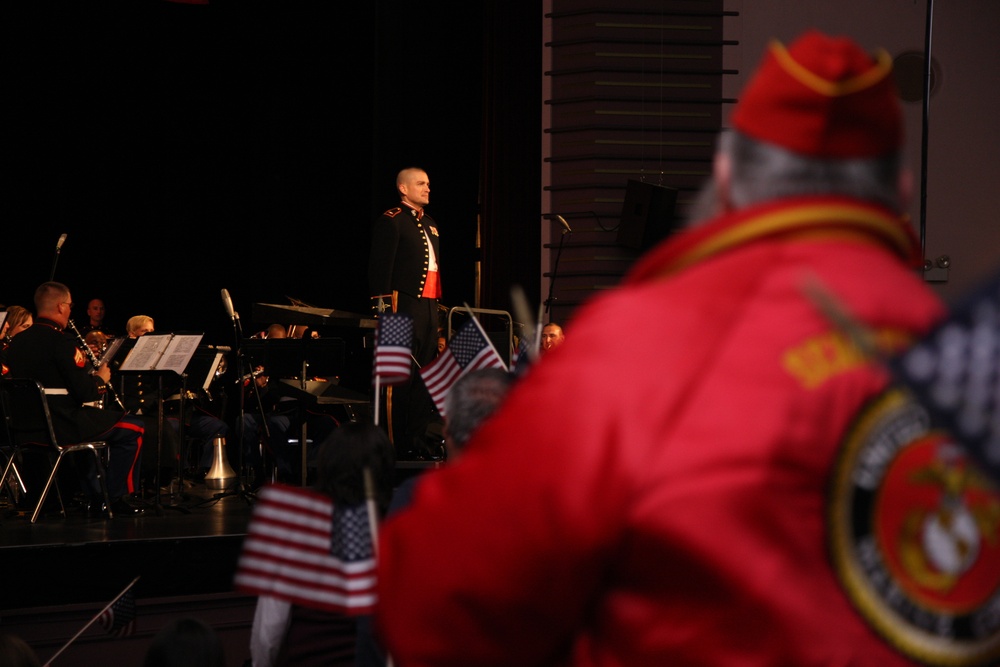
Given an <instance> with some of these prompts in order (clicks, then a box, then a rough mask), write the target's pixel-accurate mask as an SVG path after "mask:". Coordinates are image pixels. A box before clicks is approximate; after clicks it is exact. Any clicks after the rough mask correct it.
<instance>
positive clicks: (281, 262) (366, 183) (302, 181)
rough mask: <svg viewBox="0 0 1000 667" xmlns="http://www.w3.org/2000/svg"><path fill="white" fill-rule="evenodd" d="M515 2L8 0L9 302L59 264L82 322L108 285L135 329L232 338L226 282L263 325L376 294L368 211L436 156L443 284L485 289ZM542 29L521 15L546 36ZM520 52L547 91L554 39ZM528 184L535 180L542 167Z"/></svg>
mask: <svg viewBox="0 0 1000 667" xmlns="http://www.w3.org/2000/svg"><path fill="white" fill-rule="evenodd" d="M532 4H534V3H532ZM495 6H496V5H495V4H494V3H480V2H458V1H441V0H433V1H431V2H428V3H421V4H420V5H419V6H414V5H412V4H404V3H403V2H398V1H396V0H392V1H383V2H376V3H351V4H350V5H349V6H348V5H345V4H341V3H294V2H292V3H278V2H270V3H268V2H249V3H245V2H235V1H233V0H228V1H218V2H217V1H216V0H212V2H211V4H209V5H188V4H181V3H174V2H166V1H160V0H127V1H119V2H90V1H84V2H75V3H51V2H34V1H33V2H30V3H15V5H13V6H11V5H7V6H5V8H4V9H3V10H2V12H3V17H2V19H0V22H2V24H3V28H2V29H3V34H4V37H3V41H4V45H3V47H2V48H3V58H2V63H0V71H2V73H3V85H4V88H5V91H4V94H3V99H4V105H3V106H4V107H5V108H4V112H3V115H4V118H5V122H4V123H3V142H2V146H3V148H2V158H0V159H2V160H3V163H4V164H5V165H6V169H5V170H4V171H5V173H6V177H5V181H6V182H5V186H4V188H3V192H4V196H3V212H4V215H3V219H4V225H3V227H4V231H3V235H2V239H3V241H2V242H3V253H2V256H3V276H4V278H3V281H2V286H0V302H2V303H5V304H8V305H10V304H21V305H25V306H27V307H29V308H32V309H33V306H32V303H31V298H32V293H33V291H34V288H35V287H36V286H37V285H38V284H39V283H41V282H43V281H45V280H48V279H49V276H50V273H51V272H52V270H53V267H55V279H56V280H59V281H61V282H65V283H66V284H67V285H69V287H70V288H71V290H72V291H73V299H74V303H75V308H74V315H73V316H74V319H75V320H76V321H77V322H78V323H81V322H83V321H85V320H86V313H85V308H86V303H87V301H88V300H89V299H90V298H92V297H101V298H103V299H104V300H105V302H106V305H107V309H108V322H109V323H110V324H111V325H112V326H113V327H115V328H117V329H119V330H122V329H123V328H124V323H125V320H126V319H128V318H129V317H130V316H132V315H136V314H147V315H150V316H152V317H153V318H154V319H155V321H156V325H157V330H158V331H159V332H167V331H203V332H205V334H206V338H205V342H206V343H214V344H223V345H225V344H230V343H231V342H232V341H233V339H234V330H233V326H232V323H231V321H230V320H229V318H228V317H227V316H226V314H225V311H224V309H223V305H222V301H221V298H220V291H221V289H223V288H225V289H228V290H229V292H230V294H231V296H232V299H233V302H234V304H235V306H236V310H237V311H238V312H239V314H240V316H241V323H242V326H243V330H244V332H245V333H246V334H247V335H249V334H250V333H252V332H253V331H256V330H258V329H260V328H263V327H264V326H265V325H266V324H267V322H252V321H251V312H252V304H253V303H256V302H264V303H288V301H287V298H286V297H294V298H297V299H301V300H303V301H306V302H308V303H310V304H312V305H315V306H318V307H322V308H335V309H340V310H346V311H350V312H356V313H360V314H364V315H367V314H368V312H369V310H368V308H369V301H368V288H367V279H366V271H367V255H368V244H369V226H370V224H371V221H372V219H373V218H374V217H375V216H376V215H377V214H378V213H380V212H381V211H383V210H385V209H386V208H389V207H390V206H393V205H395V204H396V203H397V201H398V198H397V197H396V195H395V188H394V179H395V174H396V172H397V171H398V170H399V169H400V168H401V167H404V166H411V165H416V166H422V167H424V168H425V169H426V170H427V171H428V172H429V174H430V176H431V205H430V206H429V207H428V212H429V213H430V214H431V215H432V216H433V217H434V218H435V219H436V220H437V221H438V223H439V226H440V227H441V229H442V243H443V246H444V247H443V251H442V261H443V263H444V274H443V281H444V290H445V299H444V302H445V303H446V305H448V306H452V305H457V306H460V305H461V304H462V303H463V302H469V303H470V304H472V303H474V299H475V294H474V287H475V281H474V277H475V262H476V260H477V258H478V257H479V255H478V251H477V250H476V248H475V238H476V224H477V216H478V215H479V213H480V210H479V207H480V201H481V197H482V195H481V190H482V186H481V180H482V173H483V171H482V168H481V164H482V142H483V139H482V136H483V135H484V129H483V121H482V118H483V115H484V114H483V90H484V74H483V72H484V69H485V68H484V63H486V62H487V61H490V60H492V59H494V58H495V56H490V57H487V56H485V55H484V45H487V44H492V46H491V47H490V48H493V49H495V48H496V45H495V42H496V39H497V36H496V32H499V30H498V31H496V32H495V31H494V30H493V29H494V26H493V25H492V23H493V21H494V20H496V16H491V14H492V13H493V12H494V11H495V10H494V9H490V7H495ZM348 7H349V8H348ZM529 11H530V12H531V15H532V16H533V17H535V21H534V22H535V23H537V24H540V15H539V14H538V13H536V12H535V11H534V10H533V9H530V10H529ZM504 32H508V31H504ZM487 33H489V34H491V35H492V37H490V39H488V40H487V39H484V35H485V34H487ZM537 34H538V33H537V29H536V28H531V29H530V30H528V31H526V33H525V35H522V37H527V38H528V39H531V40H532V45H533V46H532V50H540V43H539V41H538V39H537ZM513 50H514V51H515V52H517V51H519V50H520V47H516V46H515V47H514V48H513ZM516 60H517V59H516V58H515V59H513V60H509V61H508V62H506V64H505V65H504V67H505V69H506V70H507V74H506V76H507V77H508V81H517V82H519V83H517V84H516V85H517V87H518V88H522V89H523V92H527V93H529V97H530V96H535V97H537V95H538V93H537V89H538V84H537V81H538V78H539V74H538V69H537V64H538V59H537V56H535V55H531V56H530V57H529V58H528V59H527V62H528V63H530V65H531V67H532V68H533V69H532V71H530V73H517V72H516V71H515V70H514V66H515V64H516ZM491 67H496V65H495V64H494V65H491ZM505 85H506V84H505ZM507 103H508V104H509V101H508V102H507ZM531 108H532V109H533V111H531V112H529V113H531V114H535V115H537V114H538V107H537V106H532V107H531ZM539 122H540V121H539ZM519 131H520V134H521V135H522V136H526V137H527V138H528V150H527V151H521V155H520V156H519V159H520V160H521V161H522V162H524V161H527V162H528V163H529V164H530V165H531V168H532V169H537V166H536V164H537V162H538V155H539V153H538V152H537V151H536V150H535V149H534V148H533V147H531V146H532V142H533V145H537V141H538V139H537V136H538V132H537V131H536V128H532V127H524V126H523V125H522V126H521V127H520V128H519ZM493 132H494V134H496V131H495V130H494V131H493ZM501 134H502V133H501ZM501 140H502V141H504V142H506V143H507V144H509V143H510V139H509V137H507V138H506V139H504V138H503V137H501ZM507 150H508V151H510V152H513V153H517V152H518V151H517V150H516V149H510V148H508V149H507ZM518 169H520V167H517V166H516V165H515V166H514V167H512V168H508V169H506V172H507V173H510V172H511V171H514V172H516V171H517V170H518ZM507 178H509V177H507ZM519 187H520V188H522V189H523V188H525V187H529V188H530V189H532V190H533V191H535V192H537V190H538V187H537V180H535V181H533V182H530V183H529V184H528V185H527V186H526V185H525V184H524V183H523V182H522V183H520V185H519ZM537 215H538V211H537V206H536V207H535V208H534V210H531V211H530V212H529V213H527V214H525V216H524V217H525V218H530V219H531V224H536V223H535V221H536V220H537ZM518 217H521V216H518ZM64 233H65V234H67V240H66V242H65V245H64V246H63V248H62V250H61V253H60V254H59V255H58V257H57V256H56V253H55V247H56V242H57V240H58V238H59V236H60V234H64ZM516 242H517V243H519V244H521V245H522V247H523V245H524V244H525V243H526V242H527V243H529V244H530V242H531V239H525V238H524V237H523V236H522V235H519V236H518V238H517V239H516ZM535 245H537V243H536V244H535ZM529 256H530V253H529ZM535 256H536V257H537V254H536V255H535ZM537 266H538V265H537V263H535V264H534V265H533V266H531V265H530V264H529V266H528V267H527V269H526V272H527V273H528V277H527V278H526V281H527V284H528V286H529V287H531V286H532V284H531V281H532V280H534V281H536V282H535V284H536V285H537V280H538V279H537V277H534V278H533V277H532V272H533V273H534V274H537ZM515 282H516V280H515ZM504 289H505V290H506V289H509V287H506V286H505V287H504ZM536 291H537V289H536ZM482 306H483V307H491V308H506V307H507V304H506V303H503V304H482Z"/></svg>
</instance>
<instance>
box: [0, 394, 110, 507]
mask: <svg viewBox="0 0 1000 667" xmlns="http://www.w3.org/2000/svg"><path fill="white" fill-rule="evenodd" d="M0 405H2V406H3V414H4V421H5V422H6V424H7V428H8V430H9V433H10V437H11V442H12V445H13V446H14V448H15V454H16V453H17V451H16V450H25V449H26V448H28V447H37V448H39V449H40V450H41V451H43V452H44V453H45V454H46V457H45V458H47V459H48V461H49V464H50V466H51V471H50V472H49V476H48V479H47V480H46V482H45V488H43V489H42V494H41V496H40V497H39V499H38V504H37V505H36V506H35V511H34V512H33V513H32V515H31V523H35V522H36V521H37V520H38V515H39V514H40V513H41V511H42V505H44V504H45V499H46V498H47V497H48V495H49V491H50V490H51V488H52V485H53V483H54V482H55V481H56V476H57V475H58V473H59V465H60V464H61V463H62V461H63V458H64V457H65V456H66V455H67V454H74V453H76V452H91V453H92V454H93V456H94V464H95V466H96V467H95V469H96V471H97V481H98V482H99V483H100V486H101V493H102V494H103V495H104V506H105V507H106V508H108V517H109V518H110V517H111V516H112V514H111V500H110V498H108V484H107V479H106V473H105V467H106V466H105V462H104V458H105V457H106V456H107V455H108V443H106V442H103V441H93V442H74V443H69V444H64V443H60V442H59V440H58V439H57V438H56V432H55V428H54V427H53V424H52V413H51V412H50V411H49V401H48V397H47V396H46V394H45V388H44V387H42V385H41V384H40V383H39V382H37V381H35V380H31V379H28V378H3V379H2V380H0ZM102 454H103V456H102ZM10 467H11V466H10V464H8V466H7V469H9V468H10ZM6 475H7V470H5V471H4V478H3V479H2V480H0V483H2V482H4V481H6ZM55 487H56V495H57V496H58V498H59V510H60V512H61V513H62V515H63V516H64V517H65V516H66V506H65V505H64V504H63V500H62V493H60V491H59V485H58V484H55Z"/></svg>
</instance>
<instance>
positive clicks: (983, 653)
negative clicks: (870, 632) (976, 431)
mask: <svg viewBox="0 0 1000 667" xmlns="http://www.w3.org/2000/svg"><path fill="white" fill-rule="evenodd" d="M840 452H841V453H840V455H839V456H840V458H839V460H838V461H837V468H836V472H835V476H834V479H833V485H832V488H831V494H830V500H829V508H828V509H829V521H828V526H829V538H830V548H831V555H832V558H833V563H834V567H835V569H836V572H837V576H838V578H839V580H840V583H841V585H842V586H843V588H844V591H845V593H846V594H847V596H848V598H850V600H851V602H852V603H853V604H854V606H855V607H856V608H857V609H858V611H859V612H860V614H861V615H862V616H863V617H864V618H865V620H866V621H867V622H868V623H869V624H870V625H871V626H872V627H873V628H874V629H875V630H876V631H877V632H878V633H879V634H881V635H882V636H883V637H885V638H886V639H887V640H888V641H889V642H890V643H892V644H893V645H894V646H895V647H897V649H898V650H900V651H901V652H902V653H904V654H906V655H907V656H909V657H912V658H914V659H916V660H920V661H923V662H925V663H927V664H929V665H942V666H949V667H952V666H954V667H966V666H972V665H986V664H994V663H996V661H997V660H998V659H1000V489H998V486H997V484H996V483H994V482H993V481H992V480H990V479H989V478H988V477H986V476H985V475H984V474H983V473H982V472H981V470H980V468H979V467H978V466H977V465H976V464H975V462H974V461H972V460H970V459H969V458H968V457H967V456H966V454H965V452H964V450H963V449H962V448H961V446H960V445H958V444H956V443H955V441H954V440H953V439H951V438H950V437H949V435H948V434H947V433H945V432H942V431H937V430H933V429H931V427H930V423H929V418H928V416H927V413H926V411H925V410H924V409H923V408H922V407H921V406H920V405H919V404H918V403H917V402H916V401H915V400H913V398H912V397H911V396H910V395H909V394H908V393H907V392H905V391H904V390H902V389H900V388H890V389H888V390H887V391H886V392H885V393H883V394H882V395H880V396H879V397H878V398H877V399H876V400H874V401H873V402H872V403H871V404H869V406H868V407H867V408H866V409H865V410H864V411H863V412H862V414H861V415H860V416H859V418H858V419H857V421H856V422H855V424H854V426H853V428H852V430H851V431H850V432H849V434H848V436H847V440H846V442H844V443H843V445H842V447H841V449H840Z"/></svg>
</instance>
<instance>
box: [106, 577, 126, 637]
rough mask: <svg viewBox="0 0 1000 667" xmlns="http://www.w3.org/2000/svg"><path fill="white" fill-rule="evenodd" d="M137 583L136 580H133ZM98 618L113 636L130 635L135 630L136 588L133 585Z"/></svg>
mask: <svg viewBox="0 0 1000 667" xmlns="http://www.w3.org/2000/svg"><path fill="white" fill-rule="evenodd" d="M133 583H135V582H133ZM97 620H98V621H99V622H100V623H101V627H102V628H104V629H105V631H107V633H108V634H109V635H111V636H113V637H128V636H129V635H131V634H133V633H134V632H135V589H134V588H132V587H131V586H129V587H128V589H126V590H125V592H124V593H122V594H121V595H120V596H119V597H118V599H117V600H115V601H114V603H113V604H112V605H111V606H110V607H108V608H107V609H105V610H104V611H102V612H101V615H100V616H98V618H97Z"/></svg>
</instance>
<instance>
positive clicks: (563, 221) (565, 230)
mask: <svg viewBox="0 0 1000 667" xmlns="http://www.w3.org/2000/svg"><path fill="white" fill-rule="evenodd" d="M556 220H558V221H559V224H560V225H562V227H563V232H562V233H563V234H572V233H573V230H572V229H570V228H569V223H568V222H566V218H564V217H562V216H561V215H557V216H556Z"/></svg>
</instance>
